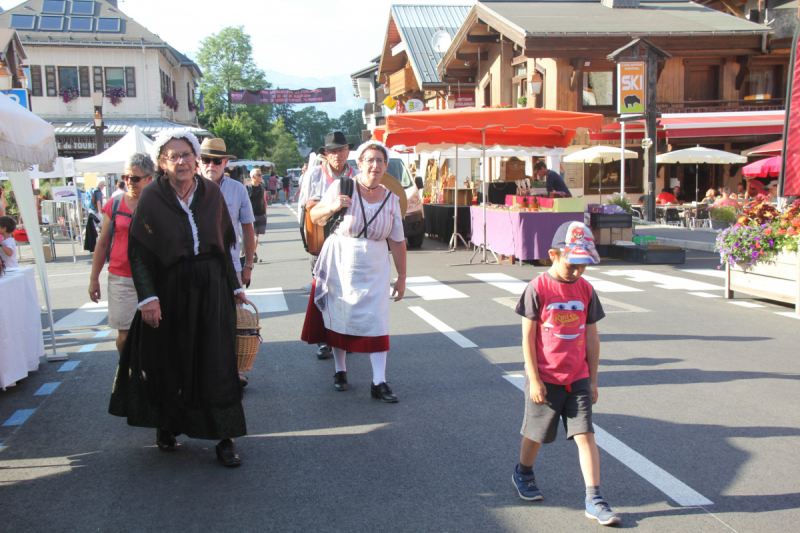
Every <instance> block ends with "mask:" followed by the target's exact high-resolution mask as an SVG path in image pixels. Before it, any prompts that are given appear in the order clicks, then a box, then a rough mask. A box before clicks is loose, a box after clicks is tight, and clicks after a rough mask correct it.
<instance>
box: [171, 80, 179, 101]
mask: <svg viewBox="0 0 800 533" xmlns="http://www.w3.org/2000/svg"><path fill="white" fill-rule="evenodd" d="M172 97H173V98H177V97H178V90H177V88H176V87H175V82H174V81H173V82H172Z"/></svg>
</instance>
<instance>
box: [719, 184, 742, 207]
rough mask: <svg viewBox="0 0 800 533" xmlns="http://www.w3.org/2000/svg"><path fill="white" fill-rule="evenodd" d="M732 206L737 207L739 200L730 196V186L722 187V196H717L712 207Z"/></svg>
mask: <svg viewBox="0 0 800 533" xmlns="http://www.w3.org/2000/svg"><path fill="white" fill-rule="evenodd" d="M726 205H729V206H734V207H739V202H737V201H736V200H734V199H733V198H731V188H730V187H723V188H722V198H719V199H718V200H717V201H715V202H714V207H723V206H726Z"/></svg>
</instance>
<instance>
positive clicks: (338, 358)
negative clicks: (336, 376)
mask: <svg viewBox="0 0 800 533" xmlns="http://www.w3.org/2000/svg"><path fill="white" fill-rule="evenodd" d="M331 350H332V351H333V364H334V366H335V367H336V371H337V372H347V365H345V364H344V358H345V357H346V356H347V352H346V351H344V350H342V349H341V348H333V347H332V348H331Z"/></svg>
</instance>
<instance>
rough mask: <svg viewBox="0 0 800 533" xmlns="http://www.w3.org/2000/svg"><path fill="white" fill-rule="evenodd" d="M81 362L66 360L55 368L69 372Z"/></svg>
mask: <svg viewBox="0 0 800 533" xmlns="http://www.w3.org/2000/svg"><path fill="white" fill-rule="evenodd" d="M79 364H81V362H80V361H67V362H66V363H64V364H63V365H61V367H60V368H59V369H58V370H57V372H70V371H71V370H75V367H76V366H78V365H79Z"/></svg>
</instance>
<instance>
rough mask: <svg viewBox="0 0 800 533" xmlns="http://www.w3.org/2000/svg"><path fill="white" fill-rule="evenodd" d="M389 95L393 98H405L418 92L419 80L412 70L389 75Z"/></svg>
mask: <svg viewBox="0 0 800 533" xmlns="http://www.w3.org/2000/svg"><path fill="white" fill-rule="evenodd" d="M388 89H389V94H390V95H391V97H392V98H397V97H398V96H403V95H404V94H406V93H409V92H413V91H418V90H419V86H417V78H416V76H414V71H413V70H411V69H410V68H404V69H402V70H398V71H397V72H395V73H394V74H390V75H389V87H388Z"/></svg>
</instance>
